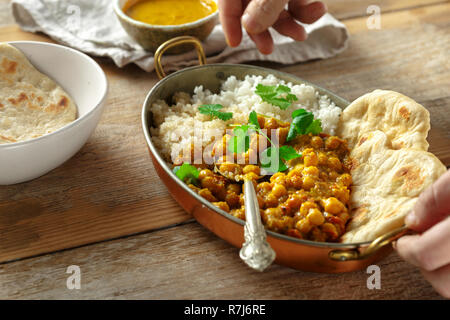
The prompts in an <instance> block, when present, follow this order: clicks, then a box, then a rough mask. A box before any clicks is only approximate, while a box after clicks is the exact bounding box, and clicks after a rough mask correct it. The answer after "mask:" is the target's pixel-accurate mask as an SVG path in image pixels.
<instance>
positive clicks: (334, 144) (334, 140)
mask: <svg viewBox="0 0 450 320" xmlns="http://www.w3.org/2000/svg"><path fill="white" fill-rule="evenodd" d="M340 144H341V140H340V139H339V138H338V137H336V136H331V137H328V139H327V140H326V141H325V148H327V149H328V150H336V149H337V148H338V147H339V145H340Z"/></svg>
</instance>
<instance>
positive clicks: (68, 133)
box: [0, 41, 108, 185]
mask: <svg viewBox="0 0 450 320" xmlns="http://www.w3.org/2000/svg"><path fill="white" fill-rule="evenodd" d="M9 44H11V45H13V46H14V47H16V48H17V49H19V50H20V51H22V52H23V53H24V54H25V56H26V57H27V58H28V59H29V60H30V62H31V63H32V64H33V65H34V66H35V67H36V68H37V69H38V70H39V71H41V72H42V73H44V74H45V75H47V76H49V77H50V78H52V79H53V80H54V81H56V82H57V83H58V84H59V85H60V86H61V87H62V88H63V89H64V90H65V91H66V92H67V93H68V94H69V95H70V96H71V97H72V99H74V101H75V103H76V105H77V109H78V116H77V119H76V120H75V121H73V122H72V123H70V124H68V125H66V126H64V127H62V128H60V129H58V130H57V131H54V132H52V133H49V134H46V135H43V136H41V137H38V138H35V139H31V140H27V141H23V142H17V143H8V144H1V145H0V185H8V184H15V183H20V182H25V181H29V180H31V179H34V178H37V177H40V176H42V175H44V174H45V173H47V172H49V171H51V170H53V169H54V168H56V167H58V166H60V165H61V164H62V163H64V162H65V161H67V160H68V159H69V158H71V157H72V156H73V155H74V154H75V153H77V152H78V151H79V150H80V149H81V147H82V146H83V145H84V144H85V142H86V140H87V139H88V138H89V136H90V135H91V134H92V132H93V131H94V129H95V127H96V126H97V124H98V122H99V120H100V116H101V114H102V111H103V107H104V104H105V99H106V96H107V92H108V82H107V80H106V76H105V73H104V72H103V70H102V68H100V66H99V65H98V64H97V63H96V62H95V61H94V60H93V59H91V58H90V57H88V56H87V55H85V54H84V53H81V52H79V51H76V50H73V49H70V48H68V47H64V46H60V45H56V44H50V43H45V42H35V41H13V42H9Z"/></svg>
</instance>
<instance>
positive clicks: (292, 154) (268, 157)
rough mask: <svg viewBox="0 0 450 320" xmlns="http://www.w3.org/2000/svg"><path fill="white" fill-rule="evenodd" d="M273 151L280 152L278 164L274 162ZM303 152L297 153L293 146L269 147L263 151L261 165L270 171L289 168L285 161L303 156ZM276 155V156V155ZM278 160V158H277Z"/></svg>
mask: <svg viewBox="0 0 450 320" xmlns="http://www.w3.org/2000/svg"><path fill="white" fill-rule="evenodd" d="M272 152H278V165H277V166H275V165H274V164H273V163H272ZM301 156H302V155H301V153H297V151H295V149H294V148H293V147H291V146H281V147H279V148H277V147H274V146H272V147H269V148H267V149H266V150H264V151H263V152H262V153H261V167H262V168H264V169H266V171H269V172H273V173H275V172H279V171H285V170H287V166H286V164H285V163H284V161H289V160H292V159H296V158H299V157H301ZM275 157H276V156H275ZM275 160H276V158H275Z"/></svg>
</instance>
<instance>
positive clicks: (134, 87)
mask: <svg viewBox="0 0 450 320" xmlns="http://www.w3.org/2000/svg"><path fill="white" fill-rule="evenodd" d="M7 3H8V1H5V0H0V12H2V14H0V25H2V24H3V25H4V27H0V41H10V40H23V39H27V40H30V39H31V40H39V41H50V40H49V39H48V38H47V37H45V36H43V35H34V34H29V33H25V32H22V31H20V29H19V28H18V27H17V26H16V25H14V24H11V22H12V21H11V18H10V16H5V17H6V18H3V17H4V16H3V15H4V12H6V11H5V10H3V9H4V8H5V6H6V5H7ZM344 3H345V4H344ZM348 3H353V4H354V5H348ZM379 3H380V8H381V10H382V12H383V14H382V16H381V27H382V28H381V29H380V30H368V29H367V26H366V20H367V17H366V16H365V15H366V8H367V7H368V6H369V5H370V4H371V1H345V2H344V1H327V4H328V7H329V10H330V11H331V13H335V15H336V17H338V18H341V19H343V22H344V23H345V24H346V25H347V27H348V28H349V31H350V33H351V41H350V45H349V48H348V49H347V50H346V51H345V52H344V53H342V54H340V55H339V56H337V57H334V58H331V59H328V60H317V61H313V62H308V63H302V64H297V65H291V66H282V65H274V64H266V63H263V64H262V65H264V66H268V67H272V68H276V69H279V70H282V71H285V72H289V73H292V74H296V75H298V76H300V77H302V78H305V79H307V80H309V81H312V82H315V83H317V84H319V85H321V86H323V87H326V88H328V89H330V90H332V91H334V92H336V93H337V94H339V95H341V96H342V97H344V98H346V99H348V100H353V99H355V98H356V97H358V96H360V95H362V94H364V93H366V92H368V91H371V90H373V89H376V88H386V89H392V90H396V91H399V92H402V93H404V94H406V95H408V96H410V97H412V98H414V99H415V100H417V101H418V102H420V103H422V104H423V105H424V106H425V107H426V108H427V109H428V110H429V111H430V114H431V124H432V128H433V129H432V130H431V132H430V136H429V142H430V151H431V152H433V153H435V154H436V155H437V156H438V157H439V158H440V159H441V161H443V163H444V164H445V165H447V166H449V165H450V116H449V112H450V107H449V103H450V97H449V96H448V87H449V85H450V72H449V71H450V70H449V61H450V60H449V58H450V54H449V52H450V50H449V49H450V38H449V19H448V16H449V15H450V5H449V4H448V2H447V1H379ZM98 61H99V62H100V63H101V66H102V67H103V69H104V70H105V72H106V74H107V77H108V80H109V83H110V95H109V98H108V101H107V107H106V110H105V113H104V115H103V117H102V119H101V122H100V124H99V126H98V127H97V130H96V131H95V133H94V134H93V136H92V137H91V138H90V139H89V141H88V142H87V144H86V145H85V146H84V147H83V148H82V150H81V151H80V152H79V153H78V154H77V155H76V156H74V157H73V158H72V159H70V160H69V161H68V162H66V163H65V164H64V165H62V166H61V167H59V168H57V169H55V170H53V171H52V172H51V173H49V174H47V175H45V176H43V177H41V178H39V179H36V180H34V181H31V182H28V183H23V184H19V185H14V186H7V187H0V263H2V264H0V298H7V299H17V298H32V299H40V298H45V299H53V298H77V299H78V298H80V299H90V298H126V299H128V298H150V299H158V298H163V299H166V298H176V299H178V298H180V299H183V298H186V299H190V298H201V299H227V298H232V299H233V298H251V299H253V298H254V299H257V298H259V299H302V298H310V299H316V298H318V299H328V298H332V299H334V298H336V299H351V298H357V299H365V298H366V299H392V298H394V299H397V298H398V299H424V298H428V299H430V298H431V299H434V298H439V295H438V294H437V293H435V291H434V290H433V288H432V287H431V286H430V285H429V284H428V283H427V282H426V281H425V280H423V278H422V277H421V275H420V272H419V271H418V270H416V269H415V268H414V267H412V266H410V265H408V264H406V263H405V262H403V261H401V260H400V259H399V258H398V256H397V255H396V254H391V255H390V256H389V257H387V258H386V259H384V260H383V261H382V262H380V264H379V265H380V267H381V270H382V289H381V290H368V289H367V287H366V280H367V276H368V275H367V274H366V273H365V272H364V271H361V272H354V273H350V274H344V275H324V274H315V273H305V272H300V271H296V270H292V269H289V268H285V267H281V266H276V265H274V266H272V267H270V269H269V270H268V271H267V272H265V273H263V274H260V273H255V272H252V271H251V270H249V269H248V268H247V267H246V266H245V265H244V264H243V263H242V262H241V261H240V260H239V258H238V253H237V252H238V251H237V249H236V248H234V247H231V246H230V245H228V244H227V243H226V242H224V241H223V240H221V239H218V238H217V237H216V236H214V235H213V234H211V233H210V232H209V231H207V230H205V229H204V228H202V227H200V226H199V225H198V224H197V223H196V222H194V221H193V220H192V218H191V217H190V216H189V215H188V214H187V213H185V212H184V211H183V210H182V209H181V208H180V207H179V206H178V205H177V204H176V203H175V201H174V200H173V199H172V198H171V197H170V195H169V194H168V192H167V190H166V189H165V187H164V186H163V185H162V184H161V182H160V180H159V178H158V177H157V176H156V173H155V172H154V169H153V166H152V164H151V162H150V159H149V156H148V154H147V150H146V146H145V141H144V138H143V135H142V132H141V128H140V109H141V104H142V101H143V99H144V97H145V95H146V93H147V92H148V90H149V89H151V87H152V86H153V85H154V84H155V83H156V82H157V78H156V76H155V74H147V73H145V72H143V71H141V70H139V69H138V68H137V67H134V66H129V67H126V68H123V69H119V68H116V67H115V66H114V65H113V64H112V63H110V62H108V61H105V60H98ZM257 64H261V63H257ZM114 238H117V239H116V240H110V239H114ZM97 242H101V243H97ZM80 246H81V247H80ZM74 247H75V248H74ZM70 248H74V249H70ZM63 249H64V250H63ZM66 249H70V250H66ZM61 250H62V251H61ZM45 253H48V254H45ZM72 264H75V265H79V266H80V267H81V270H82V289H81V290H67V289H66V279H67V276H68V275H67V274H66V273H65V270H66V268H67V267H68V266H69V265H72Z"/></svg>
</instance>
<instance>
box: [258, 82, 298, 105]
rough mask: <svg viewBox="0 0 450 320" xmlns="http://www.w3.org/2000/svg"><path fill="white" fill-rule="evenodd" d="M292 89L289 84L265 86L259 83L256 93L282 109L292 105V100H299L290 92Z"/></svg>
mask: <svg viewBox="0 0 450 320" xmlns="http://www.w3.org/2000/svg"><path fill="white" fill-rule="evenodd" d="M290 92H291V89H290V88H289V87H287V86H283V85H278V86H277V87H276V86H265V85H262V84H258V85H257V86H256V91H255V93H256V94H257V95H258V96H260V97H261V99H262V100H263V101H266V102H268V103H270V104H273V105H274V106H277V107H279V108H280V109H281V110H286V109H287V108H289V107H290V106H291V105H292V102H294V101H297V100H298V99H297V96H296V95H295V94H292V93H290Z"/></svg>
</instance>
